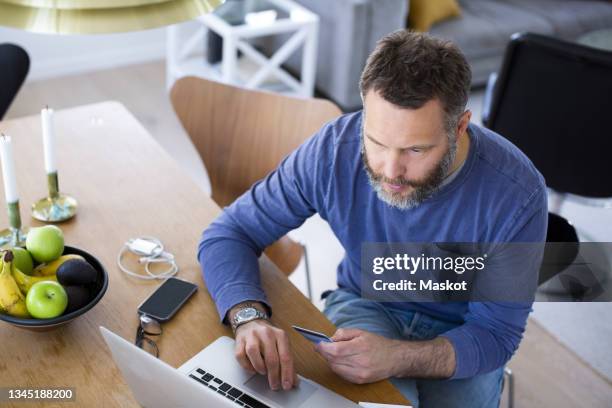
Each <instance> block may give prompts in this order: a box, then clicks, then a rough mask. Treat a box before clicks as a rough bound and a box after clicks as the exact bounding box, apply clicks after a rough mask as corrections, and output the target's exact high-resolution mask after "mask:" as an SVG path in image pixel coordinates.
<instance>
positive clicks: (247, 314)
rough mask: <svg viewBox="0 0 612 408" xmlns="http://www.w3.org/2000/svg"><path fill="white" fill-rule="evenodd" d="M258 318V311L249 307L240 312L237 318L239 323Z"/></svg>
mask: <svg viewBox="0 0 612 408" xmlns="http://www.w3.org/2000/svg"><path fill="white" fill-rule="evenodd" d="M256 316H257V309H255V308H252V307H247V308H245V309H242V310H239V311H238V313H236V317H237V320H238V321H243V320H248V319H252V318H254V317H256Z"/></svg>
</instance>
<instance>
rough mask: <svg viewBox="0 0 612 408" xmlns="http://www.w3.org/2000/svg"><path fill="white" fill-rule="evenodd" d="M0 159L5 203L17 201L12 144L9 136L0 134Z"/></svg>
mask: <svg viewBox="0 0 612 408" xmlns="http://www.w3.org/2000/svg"><path fill="white" fill-rule="evenodd" d="M0 160H2V178H3V180H4V195H5V197H6V202H7V204H11V203H16V202H17V201H19V194H17V179H16V178H15V161H14V160H13V145H12V143H11V137H10V136H7V135H4V134H2V136H0Z"/></svg>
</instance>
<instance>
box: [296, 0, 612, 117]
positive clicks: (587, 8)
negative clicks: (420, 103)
mask: <svg viewBox="0 0 612 408" xmlns="http://www.w3.org/2000/svg"><path fill="white" fill-rule="evenodd" d="M295 1H296V2H298V3H300V4H302V5H303V6H305V7H307V8H308V9H310V10H312V11H313V12H315V13H317V14H318V15H319V16H320V18H321V24H320V32H319V56H318V62H317V79H316V86H317V90H318V91H319V92H320V93H321V94H323V95H324V96H326V97H328V98H330V99H332V100H333V101H334V102H336V103H337V104H338V105H339V106H340V107H341V108H342V109H343V110H345V111H351V110H355V109H359V108H360V107H361V97H360V95H359V86H358V84H359V76H360V74H361V70H362V69H363V67H364V65H365V62H366V59H367V57H368V55H369V53H370V52H371V51H372V50H373V49H374V47H375V45H376V41H377V40H378V39H379V38H381V37H382V36H384V35H385V34H386V33H389V32H391V31H394V30H397V29H400V28H405V27H406V20H407V16H408V10H409V4H408V3H409V0H295ZM458 1H459V4H460V6H461V10H462V15H461V17H458V18H454V19H450V20H446V21H442V22H439V23H437V24H435V25H433V26H432V28H431V29H430V33H431V34H433V35H436V36H439V37H441V38H445V39H449V40H452V41H454V42H455V43H456V44H458V45H459V47H460V48H461V49H462V51H463V52H464V54H465V56H466V58H467V59H468V61H469V63H470V65H471V67H472V73H473V81H472V84H473V86H482V85H484V84H485V83H486V80H487V78H488V76H489V74H490V73H491V72H494V71H496V70H497V69H498V68H499V65H500V63H501V60H502V56H503V53H504V50H505V46H506V44H507V42H508V40H509V38H510V36H511V35H512V34H513V33H515V32H521V31H530V32H535V33H540V34H546V35H551V36H555V37H560V38H563V39H566V40H575V39H577V38H578V37H580V36H581V35H583V34H585V33H587V32H589V31H593V30H597V29H603V28H612V1H608V0H458ZM289 67H290V68H295V69H296V70H297V69H298V68H299V59H298V58H294V59H292V60H291V61H290V63H289Z"/></svg>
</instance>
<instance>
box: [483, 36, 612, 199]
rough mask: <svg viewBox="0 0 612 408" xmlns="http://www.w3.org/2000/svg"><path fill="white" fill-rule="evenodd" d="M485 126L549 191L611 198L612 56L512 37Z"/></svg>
mask: <svg viewBox="0 0 612 408" xmlns="http://www.w3.org/2000/svg"><path fill="white" fill-rule="evenodd" d="M485 125H486V126H487V127H489V128H490V129H492V130H494V131H496V132H498V133H499V134H501V135H502V136H504V137H506V138H508V139H509V140H511V141H512V142H513V143H514V144H515V145H517V146H518V147H519V148H520V149H521V150H522V151H523V152H525V154H526V155H527V156H528V157H529V158H530V159H531V160H532V161H533V163H534V164H535V166H536V167H537V168H538V169H539V170H540V172H542V174H543V175H544V177H545V178H546V182H547V185H548V186H549V187H551V188H553V189H554V190H557V191H559V192H567V193H573V194H577V195H582V196H586V197H610V196H612V183H611V182H609V181H607V175H608V174H609V173H610V164H609V160H610V159H609V156H610V152H611V151H612V52H609V51H604V50H599V49H595V48H591V47H587V46H583V45H579V44H575V43H571V42H566V41H561V40H558V39H555V38H550V37H546V36H542V35H537V34H530V33H527V34H516V35H514V36H513V37H512V39H511V41H510V43H509V44H508V47H507V49H506V54H505V57H504V62H503V65H502V68H501V71H500V73H499V76H498V79H497V82H496V84H495V88H494V92H493V97H492V101H491V106H490V107H489V118H488V120H487V122H486V123H485Z"/></svg>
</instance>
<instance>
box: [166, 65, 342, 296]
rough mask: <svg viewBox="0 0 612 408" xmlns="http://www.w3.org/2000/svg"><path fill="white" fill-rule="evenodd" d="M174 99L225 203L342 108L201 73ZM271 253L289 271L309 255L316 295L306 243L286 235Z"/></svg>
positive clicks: (178, 86) (180, 84)
mask: <svg viewBox="0 0 612 408" xmlns="http://www.w3.org/2000/svg"><path fill="white" fill-rule="evenodd" d="M171 100H172V105H173V107H174V111H175V112H176V114H177V115H178V117H179V120H180V121H181V123H182V125H183V127H184V128H185V130H186V131H187V134H188V135H189V137H190V138H191V141H192V142H193V144H194V146H195V148H196V150H197V151H198V153H199V154H200V157H201V158H202V160H203V161H204V165H205V166H206V169H207V171H208V175H209V177H210V182H211V186H212V198H213V199H214V200H215V202H217V204H219V205H220V206H222V207H223V206H227V205H229V204H230V203H232V202H233V201H234V200H235V199H236V198H238V197H239V196H240V195H241V194H242V193H244V192H245V191H247V190H248V189H249V188H250V187H251V186H252V185H253V184H254V183H255V182H256V181H258V180H260V179H262V178H264V177H265V176H266V175H267V174H268V173H270V172H271V171H273V170H274V169H275V168H276V167H277V166H278V165H279V164H280V162H281V160H282V159H283V158H284V157H285V156H287V155H288V154H289V153H291V152H292V151H293V150H295V149H296V148H297V147H298V146H299V145H300V144H302V142H304V141H305V140H306V139H307V138H308V137H309V136H311V135H312V134H314V133H315V132H316V131H318V130H319V129H320V128H321V126H322V125H323V124H324V123H326V122H328V121H330V120H332V119H334V118H335V117H337V116H339V115H340V114H341V113H342V112H341V111H340V109H339V108H338V107H337V106H336V105H334V104H333V103H331V102H329V101H326V100H322V99H299V98H293V97H289V96H285V95H280V94H274V93H268V92H261V91H254V90H249V89H242V88H238V87H234V86H230V85H226V84H221V83H217V82H213V81H208V80H205V79H201V78H196V77H186V78H182V79H180V80H178V81H177V82H176V83H175V84H174V86H173V87H172V90H171ZM265 253H266V255H267V256H268V257H269V258H270V259H271V260H272V261H273V262H274V263H275V264H276V265H277V266H278V267H279V269H280V270H281V271H283V272H284V273H285V274H287V275H289V274H291V273H292V272H293V271H294V270H295V269H296V267H297V266H298V264H299V262H300V260H301V258H302V256H304V257H305V261H306V280H307V290H308V296H309V297H310V298H311V300H312V288H311V282H310V271H309V269H308V260H307V254H306V248H305V247H304V246H303V245H301V244H299V243H296V242H295V241H293V240H292V239H291V238H289V237H288V236H284V237H282V238H281V239H280V240H278V241H277V242H275V243H274V244H272V245H271V246H270V247H268V248H267V249H266V251H265Z"/></svg>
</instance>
